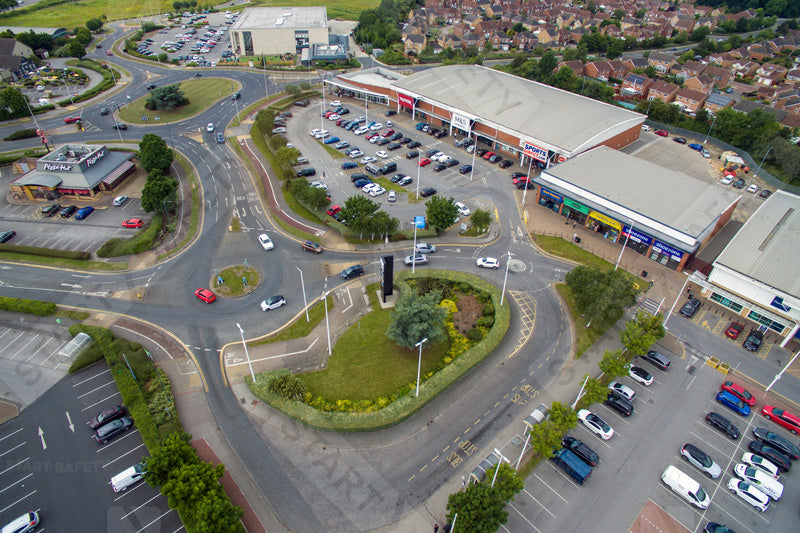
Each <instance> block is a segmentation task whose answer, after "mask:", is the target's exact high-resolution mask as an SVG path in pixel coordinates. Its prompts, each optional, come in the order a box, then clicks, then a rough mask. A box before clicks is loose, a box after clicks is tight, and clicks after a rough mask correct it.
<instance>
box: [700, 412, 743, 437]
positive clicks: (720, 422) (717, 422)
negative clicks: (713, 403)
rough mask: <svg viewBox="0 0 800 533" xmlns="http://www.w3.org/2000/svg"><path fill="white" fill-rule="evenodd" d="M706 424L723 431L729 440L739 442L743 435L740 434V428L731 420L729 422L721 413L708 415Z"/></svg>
mask: <svg viewBox="0 0 800 533" xmlns="http://www.w3.org/2000/svg"><path fill="white" fill-rule="evenodd" d="M706 422H708V423H709V424H710V425H712V426H714V427H715V428H717V429H718V430H720V431H722V432H723V433H725V434H726V435H727V436H728V437H729V438H731V439H733V440H738V439H739V437H740V436H741V433H739V428H737V427H736V426H734V425H733V424H732V423H731V421H730V420H728V419H727V418H725V417H724V416H722V415H721V414H719V413H716V412H714V411H711V412H710V413H708V414H707V415H706Z"/></svg>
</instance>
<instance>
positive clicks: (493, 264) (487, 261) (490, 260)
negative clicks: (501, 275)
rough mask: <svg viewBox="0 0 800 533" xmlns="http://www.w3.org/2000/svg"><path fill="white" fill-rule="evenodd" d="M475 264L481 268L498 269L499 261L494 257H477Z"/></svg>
mask: <svg viewBox="0 0 800 533" xmlns="http://www.w3.org/2000/svg"><path fill="white" fill-rule="evenodd" d="M475 264H476V265H478V266H479V267H481V268H494V269H498V268H500V260H499V259H497V258H496V257H479V258H478V260H477V261H475Z"/></svg>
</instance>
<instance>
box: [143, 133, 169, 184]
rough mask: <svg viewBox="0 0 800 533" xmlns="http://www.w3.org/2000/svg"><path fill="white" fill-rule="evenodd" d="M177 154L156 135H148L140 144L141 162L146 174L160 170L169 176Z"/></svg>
mask: <svg viewBox="0 0 800 533" xmlns="http://www.w3.org/2000/svg"><path fill="white" fill-rule="evenodd" d="M174 158H175V154H174V153H173V152H172V150H171V149H170V148H169V147H168V146H167V143H166V141H164V139H162V138H161V137H159V136H158V135H156V134H154V133H147V134H145V136H144V137H142V140H141V142H140V143H139V161H140V162H141V164H142V168H143V169H144V170H145V172H152V171H153V170H160V171H161V172H162V173H164V174H169V168H170V166H171V165H172V160H173V159H174Z"/></svg>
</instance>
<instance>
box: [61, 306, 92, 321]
mask: <svg viewBox="0 0 800 533" xmlns="http://www.w3.org/2000/svg"><path fill="white" fill-rule="evenodd" d="M53 316H55V317H58V318H68V319H70V320H78V321H80V320H86V319H87V318H89V317H90V316H92V314H91V313H89V312H88V311H75V310H72V309H59V310H58V311H56V312H55V314H54V315H53Z"/></svg>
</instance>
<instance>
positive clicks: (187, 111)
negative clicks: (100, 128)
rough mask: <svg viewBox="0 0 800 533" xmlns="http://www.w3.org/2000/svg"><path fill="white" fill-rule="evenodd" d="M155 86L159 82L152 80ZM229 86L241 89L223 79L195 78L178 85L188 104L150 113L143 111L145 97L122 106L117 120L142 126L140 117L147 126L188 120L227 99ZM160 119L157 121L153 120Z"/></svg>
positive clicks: (237, 85)
mask: <svg viewBox="0 0 800 533" xmlns="http://www.w3.org/2000/svg"><path fill="white" fill-rule="evenodd" d="M153 81H154V82H155V83H156V85H160V83H159V80H158V79H155V80H153ZM231 85H233V86H234V88H235V90H236V91H238V90H239V89H240V87H241V85H240V84H239V82H234V81H231V80H229V79H225V78H197V79H194V80H187V81H184V82H181V83H180V87H181V90H182V91H183V92H184V94H185V95H186V98H188V99H189V104H187V105H185V106H182V107H179V108H178V109H173V110H171V111H165V110H160V111H151V110H149V109H145V107H144V103H145V101H146V100H147V96H143V97H141V98H139V99H138V100H134V101H133V102H131V103H130V104H127V105H124V106H122V108H121V109H120V111H119V118H121V119H122V120H124V121H125V122H130V123H131V124H144V123H145V121H143V120H142V115H144V116H146V117H147V119H148V120H147V123H149V124H163V123H165V122H177V121H179V120H183V119H185V118H189V117H191V116H194V115H196V114H198V113H201V112H203V111H205V110H206V109H207V108H208V107H210V106H211V105H213V104H214V102H216V101H217V100H219V99H220V98H228V97H229V96H230V95H231V94H233V92H234V91H232V90H231ZM156 117H160V119H159V120H157V121H156V120H154V119H155V118H156Z"/></svg>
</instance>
